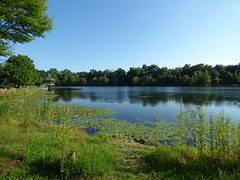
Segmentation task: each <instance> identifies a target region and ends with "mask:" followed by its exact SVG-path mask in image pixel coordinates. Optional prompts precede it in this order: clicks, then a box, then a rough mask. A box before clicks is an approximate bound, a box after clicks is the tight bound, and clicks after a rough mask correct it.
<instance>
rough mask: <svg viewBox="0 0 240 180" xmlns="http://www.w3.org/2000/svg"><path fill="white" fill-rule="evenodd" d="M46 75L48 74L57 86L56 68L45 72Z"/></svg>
mask: <svg viewBox="0 0 240 180" xmlns="http://www.w3.org/2000/svg"><path fill="white" fill-rule="evenodd" d="M47 74H50V75H51V77H52V78H53V79H55V84H59V80H58V74H59V72H58V70H57V69H56V68H51V69H49V70H48V71H47Z"/></svg>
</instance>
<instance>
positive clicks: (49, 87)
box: [44, 74, 55, 91]
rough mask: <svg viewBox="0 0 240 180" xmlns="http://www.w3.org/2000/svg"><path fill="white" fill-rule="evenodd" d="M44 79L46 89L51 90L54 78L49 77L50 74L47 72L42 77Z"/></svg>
mask: <svg viewBox="0 0 240 180" xmlns="http://www.w3.org/2000/svg"><path fill="white" fill-rule="evenodd" d="M44 81H45V84H46V86H47V87H48V91H52V90H53V86H54V81H55V79H53V78H52V77H51V75H50V74H48V76H47V77H46V78H45V79H44Z"/></svg>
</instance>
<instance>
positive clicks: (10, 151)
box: [0, 87, 240, 179]
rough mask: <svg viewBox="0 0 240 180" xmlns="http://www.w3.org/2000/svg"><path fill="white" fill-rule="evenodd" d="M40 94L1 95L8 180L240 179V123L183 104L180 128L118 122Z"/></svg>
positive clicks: (0, 174) (0, 159)
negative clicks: (59, 102) (15, 179)
mask: <svg viewBox="0 0 240 180" xmlns="http://www.w3.org/2000/svg"><path fill="white" fill-rule="evenodd" d="M52 98H53V97H52V96H50V95H47V94H46V93H45V92H42V91H40V89H39V88H36V87H27V88H19V89H12V90H11V91H7V92H4V93H0V178H1V179H6V178H9V179H11V178H13V179H14V178H17V179H18V178H19V179H240V123H239V122H232V121H231V117H230V116H229V115H226V114H225V113H224V111H223V110H222V111H221V112H219V114H216V115H215V114H206V112H204V111H203V108H202V107H201V106H197V107H192V106H191V105H187V104H183V103H181V102H180V103H179V106H180V110H179V112H177V120H176V122H174V123H167V122H165V121H164V120H161V119H160V117H159V113H158V111H153V113H152V114H153V120H154V122H145V123H130V122H127V121H124V120H117V119H114V118H111V114H113V113H115V111H114V110H110V109H106V108H104V107H97V108H93V107H90V106H77V105H66V104H57V103H53V102H52Z"/></svg>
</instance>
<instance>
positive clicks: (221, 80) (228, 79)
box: [36, 64, 240, 86]
mask: <svg viewBox="0 0 240 180" xmlns="http://www.w3.org/2000/svg"><path fill="white" fill-rule="evenodd" d="M36 71H37V75H38V82H37V84H39V85H40V84H42V83H43V82H44V79H45V77H46V76H47V75H48V74H50V75H51V76H52V77H53V78H54V79H55V84H56V85H58V86H222V85H233V84H239V83H240V64H238V65H228V66H223V65H216V66H215V67H213V66H211V65H204V64H198V65H194V66H191V65H189V64H186V65H185V66H184V67H179V68H175V69H168V68H167V67H162V68H160V67H158V66H157V65H150V66H147V65H143V66H142V67H141V68H140V67H137V68H135V67H131V68H130V69H129V71H127V72H126V71H125V70H124V69H121V68H118V69H117V70H115V71H110V70H108V69H106V70H104V71H101V70H95V69H92V70H90V72H77V73H74V72H71V71H70V70H68V69H65V70H63V71H58V70H57V69H56V68H52V69H50V70H48V71H44V70H36Z"/></svg>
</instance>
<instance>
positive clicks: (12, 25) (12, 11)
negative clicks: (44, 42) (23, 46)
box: [0, 0, 53, 56]
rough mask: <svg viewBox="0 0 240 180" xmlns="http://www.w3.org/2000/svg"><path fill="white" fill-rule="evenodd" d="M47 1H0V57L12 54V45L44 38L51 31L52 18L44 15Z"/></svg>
mask: <svg viewBox="0 0 240 180" xmlns="http://www.w3.org/2000/svg"><path fill="white" fill-rule="evenodd" d="M47 10H48V1H47V0H17V1H16V0H1V1H0V56H8V55H10V54H11V52H12V43H25V42H30V41H32V40H34V39H35V38H36V37H45V34H44V33H45V32H49V31H51V30H52V29H53V22H52V18H50V17H49V16H48V15H46V11H47Z"/></svg>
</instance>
